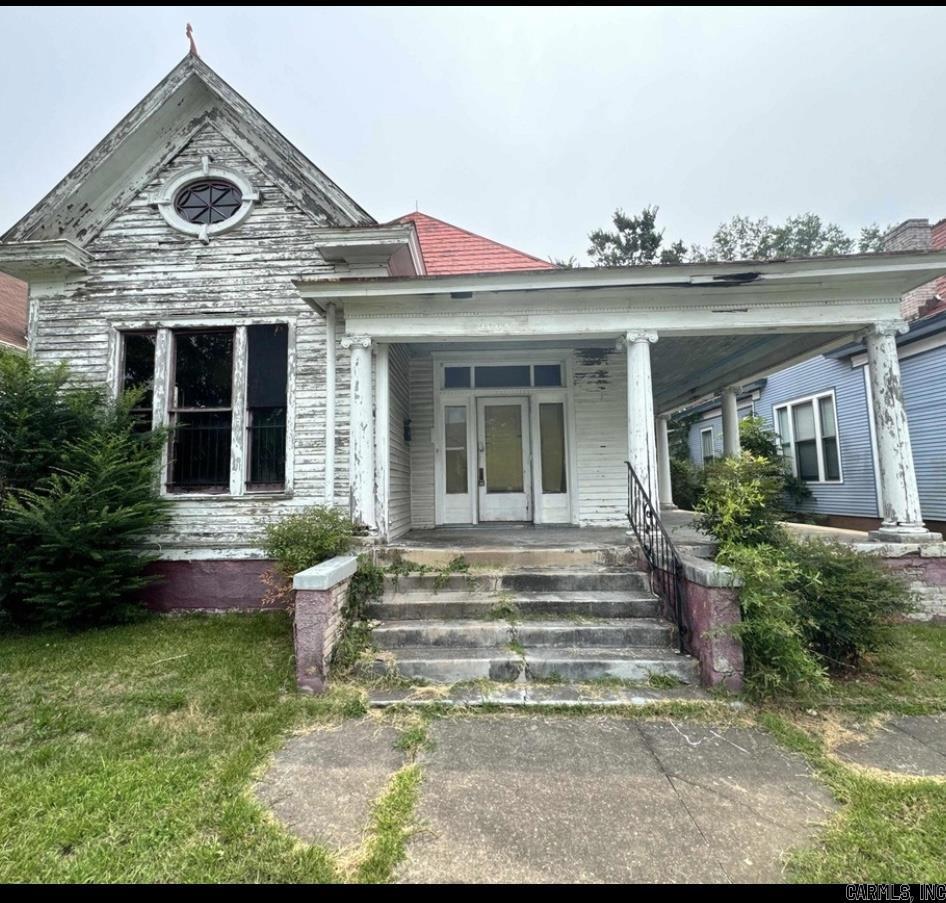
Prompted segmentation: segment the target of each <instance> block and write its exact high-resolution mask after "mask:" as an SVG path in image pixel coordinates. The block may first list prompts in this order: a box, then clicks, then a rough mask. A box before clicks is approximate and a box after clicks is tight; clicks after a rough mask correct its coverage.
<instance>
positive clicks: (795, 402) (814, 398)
mask: <svg viewBox="0 0 946 903" xmlns="http://www.w3.org/2000/svg"><path fill="white" fill-rule="evenodd" d="M822 398H830V399H831V402H832V405H833V408H834V431H835V440H836V441H837V445H838V479H836V480H828V479H825V475H824V474H825V470H824V448H823V447H822V444H821V440H822V436H821V410H820V408H819V406H818V403H819V401H820V400H821V399H822ZM803 404H811V405H812V408H813V411H814V415H815V451H816V452H817V454H818V479H817V480H805V481H804V482H805V483H814V484H817V485H824V486H840V485H841V484H842V483H843V482H844V465H843V463H842V460H841V419H840V418H839V417H838V400H837V397H836V396H835V392H834V389H830V390H829V391H827V392H817V393H816V394H814V395H805V396H803V397H801V398H793V399H792V400H791V401H783V402H780V403H779V404H775V405H772V426H773V430H774V432H775V435H776V436H777V437H778V440H779V449H780V450H781V448H782V434H781V433H780V432H779V423H778V412H779V411H781V410H783V409H788V434H789V439H788V442H789V444H790V445H791V449H792V452H791V457H790V459H789V464H790V465H791V468H792V473H793V474H794V475H795V476H796V477H797V476H798V462H797V458H796V455H795V421H794V418H793V417H792V410H791V409H792V408H795V407H798V406H800V405H803Z"/></svg>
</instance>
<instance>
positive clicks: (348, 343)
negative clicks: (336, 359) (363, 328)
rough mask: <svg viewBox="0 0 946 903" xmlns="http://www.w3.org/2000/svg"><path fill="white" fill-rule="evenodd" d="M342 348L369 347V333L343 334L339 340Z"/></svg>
mask: <svg viewBox="0 0 946 903" xmlns="http://www.w3.org/2000/svg"><path fill="white" fill-rule="evenodd" d="M341 346H342V348H353V347H354V348H370V347H371V336H370V335H343V336H342V340H341Z"/></svg>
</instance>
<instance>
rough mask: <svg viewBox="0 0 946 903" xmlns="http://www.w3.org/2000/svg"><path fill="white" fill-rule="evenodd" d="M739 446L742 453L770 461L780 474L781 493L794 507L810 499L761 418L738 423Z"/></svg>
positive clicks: (802, 482) (748, 418)
mask: <svg viewBox="0 0 946 903" xmlns="http://www.w3.org/2000/svg"><path fill="white" fill-rule="evenodd" d="M739 444H740V446H741V447H742V450H743V451H744V452H749V454H751V455H754V456H755V457H757V458H765V459H766V460H767V461H771V463H772V466H773V468H776V469H777V470H778V472H779V473H780V474H781V477H782V491H783V492H784V493H785V495H786V496H787V498H788V499H790V500H791V502H792V504H793V505H794V506H795V507H798V506H799V505H800V504H801V503H802V502H804V501H805V500H806V499H809V498H811V490H810V489H809V488H808V484H807V483H805V481H804V480H800V479H799V478H798V477H796V476H795V474H793V473H792V468H791V465H790V464H789V462H788V461H787V460H785V458H783V457H782V453H781V450H780V448H779V442H778V437H777V436H776V435H775V432H774V431H773V430H770V429H769V428H768V427H767V426H766V424H765V421H764V420H763V419H762V418H761V417H756V416H752V417H745V418H743V419H742V420H740V421H739Z"/></svg>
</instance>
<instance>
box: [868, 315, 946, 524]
mask: <svg viewBox="0 0 946 903" xmlns="http://www.w3.org/2000/svg"><path fill="white" fill-rule="evenodd" d="M906 329H907V326H906V324H905V323H903V322H894V323H880V324H877V325H876V326H874V327H873V328H872V329H871V330H869V331H868V333H867V334H866V336H865V340H866V344H867V366H868V368H869V372H870V387H871V410H872V413H873V419H874V429H875V433H876V436H877V463H878V464H879V467H880V482H881V496H882V503H883V512H882V513H883V522H882V523H881V525H880V529H879V530H875V531H874V532H872V533H871V534H870V536H871V539H875V540H878V541H880V542H910V543H915V542H939V541H940V540H941V539H942V537H941V536H940V534H938V533H932V532H930V531H929V530H927V529H926V525H925V524H924V523H923V515H922V513H921V511H920V493H919V490H918V488H917V484H916V471H915V469H914V465H913V449H912V446H911V444H910V430H909V426H908V424H907V414H906V409H905V408H904V404H903V389H902V386H901V382H900V361H899V358H898V356H897V342H896V336H897V334H898V333H900V332H905V331H906Z"/></svg>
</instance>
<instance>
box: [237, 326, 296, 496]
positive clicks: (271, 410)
mask: <svg viewBox="0 0 946 903" xmlns="http://www.w3.org/2000/svg"><path fill="white" fill-rule="evenodd" d="M288 341H289V330H288V327H287V326H286V325H285V324H283V323H280V324H268V325H265V326H249V327H247V330H246V457H247V471H246V488H247V490H250V491H254V490H255V491H266V490H274V489H282V488H283V486H284V485H285V481H286V376H287V373H286V370H287V362H288Z"/></svg>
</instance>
